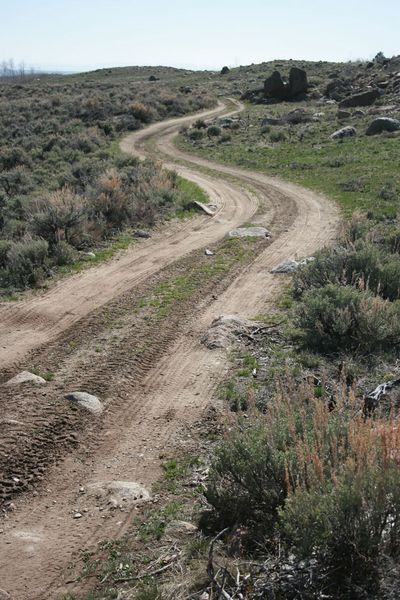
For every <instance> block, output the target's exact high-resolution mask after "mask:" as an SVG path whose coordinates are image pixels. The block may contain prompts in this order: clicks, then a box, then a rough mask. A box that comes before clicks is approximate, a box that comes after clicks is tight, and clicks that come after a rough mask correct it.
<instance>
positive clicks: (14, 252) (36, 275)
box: [8, 240, 48, 288]
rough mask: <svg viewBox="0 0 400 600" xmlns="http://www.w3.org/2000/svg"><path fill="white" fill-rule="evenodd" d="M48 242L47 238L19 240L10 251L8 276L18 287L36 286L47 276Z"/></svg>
mask: <svg viewBox="0 0 400 600" xmlns="http://www.w3.org/2000/svg"><path fill="white" fill-rule="evenodd" d="M47 264H48V243H47V242H46V241H45V240H33V241H30V242H18V243H15V244H13V245H12V246H11V248H10V250H9V252H8V276H9V282H10V284H11V285H14V286H16V287H18V288H27V287H34V286H37V285H38V284H40V283H42V281H43V280H44V278H45V277H46V271H47Z"/></svg>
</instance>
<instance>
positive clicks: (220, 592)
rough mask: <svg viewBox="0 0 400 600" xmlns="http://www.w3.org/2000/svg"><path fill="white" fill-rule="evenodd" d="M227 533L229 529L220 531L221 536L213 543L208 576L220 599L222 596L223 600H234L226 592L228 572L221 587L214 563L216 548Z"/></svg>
mask: <svg viewBox="0 0 400 600" xmlns="http://www.w3.org/2000/svg"><path fill="white" fill-rule="evenodd" d="M227 531H229V527H226V528H225V529H223V530H222V531H220V532H219V534H218V535H216V536H215V538H214V539H213V540H212V541H211V544H210V550H209V552H208V563H207V574H208V576H209V578H210V581H211V584H212V586H213V587H214V586H215V588H216V590H217V593H218V598H219V597H220V596H222V597H223V598H225V600H233V599H232V596H230V595H229V594H228V592H226V591H225V590H224V584H225V579H226V575H227V570H226V569H224V575H223V579H222V585H220V584H219V583H218V581H217V576H216V574H215V569H214V563H213V555H214V546H215V544H216V543H217V542H218V540H220V539H221V538H222V536H223V535H225V533H226V532H227Z"/></svg>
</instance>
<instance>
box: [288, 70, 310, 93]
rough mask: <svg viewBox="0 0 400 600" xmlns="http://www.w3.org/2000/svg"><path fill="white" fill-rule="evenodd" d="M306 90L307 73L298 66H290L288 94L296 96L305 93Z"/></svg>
mask: <svg viewBox="0 0 400 600" xmlns="http://www.w3.org/2000/svg"><path fill="white" fill-rule="evenodd" d="M307 90H308V81H307V73H306V72H305V71H304V70H303V69H299V68H298V67H292V68H291V69H290V73H289V94H290V97H291V98H297V97H298V96H301V95H303V94H306V93H307Z"/></svg>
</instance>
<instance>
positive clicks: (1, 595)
mask: <svg viewBox="0 0 400 600" xmlns="http://www.w3.org/2000/svg"><path fill="white" fill-rule="evenodd" d="M0 600H13V598H12V596H10V594H7V592H5V591H4V590H0Z"/></svg>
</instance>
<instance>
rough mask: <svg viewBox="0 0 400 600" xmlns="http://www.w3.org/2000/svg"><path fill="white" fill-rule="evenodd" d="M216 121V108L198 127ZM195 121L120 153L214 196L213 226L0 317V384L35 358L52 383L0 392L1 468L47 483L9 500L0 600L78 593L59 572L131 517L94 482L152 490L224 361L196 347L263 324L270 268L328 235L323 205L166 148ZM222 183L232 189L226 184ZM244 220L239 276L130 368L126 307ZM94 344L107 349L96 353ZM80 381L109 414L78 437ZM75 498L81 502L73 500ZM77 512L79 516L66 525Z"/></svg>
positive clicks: (159, 129)
mask: <svg viewBox="0 0 400 600" xmlns="http://www.w3.org/2000/svg"><path fill="white" fill-rule="evenodd" d="M239 108H240V107H239ZM224 110H225V108H224V107H223V106H219V107H218V108H217V109H214V110H213V111H209V112H208V113H207V116H212V115H216V114H219V113H222V112H224ZM191 119H193V117H185V118H184V119H180V120H176V121H172V122H166V123H159V124H156V125H154V126H152V127H149V128H148V129H146V130H144V131H141V132H138V133H135V134H133V135H131V136H128V138H126V140H124V142H123V148H124V150H126V151H132V152H138V153H140V154H142V155H143V154H147V153H148V152H151V153H156V155H157V156H161V154H162V155H164V156H165V157H166V158H167V161H168V163H167V164H168V165H171V164H174V165H175V166H176V169H177V170H178V171H179V172H180V173H182V174H183V175H184V176H185V177H187V178H189V179H192V180H194V181H196V182H197V183H199V184H200V185H201V186H202V187H204V189H205V190H206V191H207V192H208V193H209V195H210V198H211V202H212V203H215V204H217V205H218V207H219V208H218V212H217V214H216V215H215V216H214V217H213V218H210V217H199V218H196V219H195V220H194V221H191V222H190V223H186V224H180V225H175V226H173V227H172V228H171V229H168V228H167V229H165V230H162V231H160V232H159V233H158V234H157V235H156V236H155V237H154V238H152V239H151V240H149V241H146V242H144V243H141V244H138V245H137V246H134V247H132V248H131V249H130V250H128V251H126V252H125V253H123V254H122V255H121V257H119V258H118V259H116V260H113V261H111V262H110V263H108V264H106V265H102V266H100V267H96V268H94V269H92V270H89V271H87V272H85V273H83V274H81V275H78V276H74V277H71V278H69V279H67V280H64V281H61V282H59V283H58V284H57V285H56V286H55V287H54V288H53V289H51V290H50V291H49V292H47V293H44V294H41V295H39V296H32V297H30V298H28V299H27V300H25V301H22V302H20V303H18V304H16V305H3V306H2V307H1V310H0V320H1V325H0V339H1V346H2V348H1V349H0V361H2V364H3V365H5V367H6V369H5V371H4V375H3V378H4V376H5V374H6V373H7V374H10V373H11V371H13V370H14V369H16V367H17V366H18V368H22V367H24V366H25V365H26V364H28V362H29V361H30V360H31V359H32V356H34V357H35V359H36V358H37V357H39V358H41V360H43V361H44V360H45V359H44V358H43V357H44V356H45V355H48V356H49V358H47V360H48V361H49V364H50V363H51V361H53V362H56V364H55V365H53V370H54V372H55V380H54V382H51V383H50V384H48V387H46V391H44V392H42V391H41V390H40V391H36V390H35V392H29V391H28V392H27V391H25V392H21V393H20V395H19V396H18V394H16V393H10V392H5V391H4V389H5V388H3V391H2V400H1V402H2V420H3V421H2V422H3V425H1V427H2V433H3V431H5V435H4V436H2V439H1V440H0V458H1V461H2V465H1V467H0V470H1V468H3V466H4V465H7V461H8V462H9V461H10V460H12V459H13V457H18V456H21V457H23V459H22V458H21V461H20V463H19V462H15V464H16V467H15V468H16V469H17V468H21V469H22V467H20V466H19V465H25V467H24V469H25V471H24V472H27V473H30V474H32V483H33V484H35V485H36V481H37V479H40V478H41V479H42V484H41V485H40V486H39V487H38V488H37V491H35V495H33V492H32V490H31V491H30V493H28V494H27V493H25V494H22V495H20V496H17V497H16V499H15V500H14V504H15V509H14V510H13V511H12V512H8V513H7V514H6V518H5V520H4V522H0V530H1V531H2V533H0V589H5V590H7V591H8V592H9V593H11V594H12V595H13V597H14V598H15V600H28V599H29V600H34V599H41V600H43V599H55V598H59V597H60V596H62V594H66V593H73V592H79V583H78V582H76V581H75V577H74V576H73V575H71V573H72V572H73V571H72V572H71V571H68V570H67V567H68V565H69V564H70V561H71V560H72V563H73V559H74V553H77V552H78V551H79V550H80V549H82V548H86V547H90V546H91V545H93V544H95V543H96V542H97V541H98V540H100V539H105V538H115V537H118V536H119V535H121V534H122V533H124V531H126V530H127V528H128V527H129V525H130V523H131V522H132V518H133V515H134V514H135V510H134V509H133V510H127V511H125V512H119V511H103V510H99V502H98V500H96V499H95V498H93V497H91V496H90V495H89V494H87V493H86V490H87V489H88V488H89V487H90V485H91V484H93V483H96V482H111V481H121V480H123V481H134V482H140V483H141V484H143V485H145V486H148V487H149V486H151V484H152V483H153V482H154V481H155V479H156V478H157V477H158V476H159V474H160V462H161V461H160V457H161V456H166V455H167V456H168V453H169V452H170V451H171V449H172V448H173V447H174V446H180V447H183V448H184V447H185V443H186V441H187V440H188V439H189V438H190V431H191V427H192V425H193V423H195V422H196V420H198V419H199V418H200V417H201V415H202V414H203V411H204V409H205V408H206V407H207V406H208V405H209V403H210V401H211V399H212V397H213V392H214V390H215V387H216V386H217V385H218V382H219V381H221V378H222V377H223V375H224V373H225V371H226V369H227V368H228V362H227V358H226V356H225V354H224V353H223V352H220V351H217V352H215V351H210V350H207V349H206V348H205V347H204V346H202V345H201V344H200V338H201V336H202V333H203V332H204V330H205V329H206V328H207V327H208V326H209V324H210V322H211V320H212V319H213V318H215V317H216V316H219V315H220V314H231V313H238V314H241V315H244V316H250V317H251V316H254V315H255V314H257V313H260V312H264V311H265V310H266V309H267V306H268V303H271V302H272V301H273V299H274V296H275V294H276V291H277V290H279V288H280V286H281V283H282V281H283V280H282V278H280V277H279V276H272V275H271V274H270V270H271V267H273V266H275V265H276V264H277V263H279V262H281V261H282V260H284V259H287V258H290V257H293V256H294V255H296V254H297V255H299V256H305V255H309V254H311V253H312V252H314V251H315V250H316V249H317V248H319V247H321V246H322V245H323V244H325V243H326V242H328V241H329V240H330V239H331V238H332V237H333V236H334V233H335V228H336V225H337V221H338V215H337V211H336V209H335V207H334V206H333V205H332V204H330V203H329V202H328V201H327V200H326V199H324V198H323V197H320V196H318V195H317V194H314V193H312V192H310V191H307V190H304V189H301V188H299V187H297V186H293V185H289V184H286V183H283V182H279V181H277V180H275V179H271V178H268V177H266V176H264V175H261V174H257V173H253V172H249V171H241V170H238V169H234V168H231V167H226V166H221V165H216V164H214V163H210V162H208V161H205V160H203V159H200V158H197V157H193V156H188V155H186V154H183V153H182V152H180V151H178V150H177V149H175V148H174V146H173V144H172V138H173V137H174V135H175V134H176V132H177V131H178V130H179V128H180V127H181V126H182V123H188V122H190V120H191ZM175 161H177V162H175ZM199 167H201V168H205V167H206V168H207V169H210V171H207V172H205V171H203V170H201V169H200V170H199ZM227 175H228V176H233V177H234V178H235V179H234V181H233V180H232V179H230V178H228V179H225V177H226V176H227ZM240 181H242V184H241V183H240ZM249 220H251V221H252V222H253V223H254V222H256V223H260V224H264V225H266V226H267V227H268V228H269V229H271V230H272V232H273V241H272V243H271V244H270V245H269V246H267V247H266V248H265V249H264V250H263V251H262V252H261V253H259V254H258V256H257V257H256V258H255V260H253V261H252V262H251V263H249V264H247V266H246V267H245V268H244V269H241V270H239V271H236V272H235V273H234V277H233V279H232V281H230V282H225V283H224V284H223V285H222V283H221V286H220V287H218V286H216V287H215V289H214V290H207V289H205V290H204V295H203V297H202V298H200V299H198V301H196V303H193V304H192V305H190V306H188V308H187V310H186V312H185V310H184V309H182V314H180V315H176V316H174V317H173V318H171V322H170V323H166V324H165V325H164V326H163V327H161V326H160V328H159V331H157V335H158V341H159V343H158V344H157V348H156V347H155V348H154V351H153V354H150V355H146V354H145V359H141V358H140V357H139V358H138V359H137V360H136V358H135V361H136V362H135V361H133V359H132V355H131V354H129V353H128V349H130V348H131V347H132V345H133V344H137V343H138V340H137V336H138V335H139V333H138V332H137V329H138V327H137V322H135V320H134V319H135V318H137V317H135V315H134V314H133V313H134V311H133V310H132V306H134V300H135V295H136V294H137V293H138V290H139V289H141V286H146V285H147V281H148V280H150V279H151V278H154V277H157V273H158V272H159V271H161V270H162V268H165V267H166V266H167V265H170V267H168V268H171V269H173V268H174V264H175V262H174V261H176V260H177V258H178V257H182V256H183V257H185V256H187V259H186V258H185V259H184V260H187V261H188V264H190V261H192V262H193V261H194V262H195V261H196V260H199V258H196V257H197V256H200V255H203V252H204V247H206V246H209V245H211V244H212V243H214V242H217V241H218V240H220V239H221V238H222V237H223V236H224V235H225V233H226V232H227V231H229V230H230V229H231V228H233V227H235V226H237V225H239V224H241V223H243V222H245V221H249ZM196 250H199V252H198V253H197V254H196V252H193V251H196ZM191 252H192V254H190V253H191ZM185 264H186V263H185ZM104 323H105V324H104ZM100 325H101V327H102V328H101V327H100ZM106 327H107V332H108V333H107V336H105V334H104V331H105V330H106V329H105V328H106ZM134 336H136V337H134ZM82 338H85V339H84V343H83V342H82ZM100 341H101V342H102V344H103V346H102V350H101V352H97V350H98V348H97V347H95V346H96V345H97V344H99V343H100ZM145 341H146V342H147V343H148V340H147V339H146V340H145ZM78 342H80V345H79V344H78ZM131 363H132V364H131ZM133 363H134V365H133ZM132 365H133V366H132ZM80 383H82V385H83V384H84V385H85V389H86V390H87V391H93V392H95V393H97V394H98V395H99V396H100V397H101V398H102V399H104V400H105V405H106V410H105V412H104V413H103V416H102V417H101V420H100V421H96V420H95V419H92V422H87V423H86V422H85V431H84V432H83V431H82V430H81V429H79V419H80V413H79V412H78V413H74V415H73V417H70V416H68V418H69V419H70V420H68V421H66V418H67V417H66V414H65V409H64V408H63V409H62V408H60V403H59V400H58V399H59V398H60V397H62V394H63V393H65V391H69V390H70V388H71V386H72V385H73V386H74V387H75V386H76V387H78V386H79V384H80ZM89 386H90V389H89ZM46 411H48V412H46ZM48 413H51V415H52V418H51V419H50V417H49V414H48ZM71 419H75V420H73V421H71ZM11 422H13V423H12V426H11V425H10V423H11ZM71 422H72V423H73V425H74V428H75V430H74V431H72V430H71V427H70V425H71ZM16 423H17V424H16ZM66 423H68V426H69V427H70V429H69V430H68V431H69V434H68V435H72V433H74V435H76V432H77V439H76V440H75V441H77V442H79V443H78V445H77V447H76V448H74V446H72V447H71V445H68V446H67V447H68V452H65V453H64V455H63V458H62V460H61V458H60V459H59V460H58V462H57V463H56V464H53V465H52V466H51V465H50V466H49V465H46V467H44V466H43V464H44V463H43V464H41V463H40V461H39V458H38V457H39V456H41V454H40V452H41V449H43V452H45V451H46V449H47V446H46V439H47V438H46V436H49V435H50V433H49V431H50V429H51V432H52V433H51V435H53V434H54V431H56V432H58V433H57V435H59V437H56V438H55V439H56V440H58V441H59V444H60V445H62V443H63V442H64V440H63V437H62V432H63V431H64V429H63V428H64V427H65V425H66ZM7 424H8V425H7ZM6 427H8V429H6ZM86 429H87V431H86ZM54 435H55V434H54ZM33 438H34V440H35V443H34V444H32V443H31V442H30V440H31V439H33ZM24 444H25V446H23V445H24ZM21 448H22V450H21ZM15 460H17V459H15ZM35 461H36V462H35ZM19 476H20V474H19V472H18V471H16V472H15V477H16V478H17V479H18V478H19ZM11 479H12V478H11ZM3 483H4V482H3ZM82 486H83V487H84V489H85V493H82V492H80V488H81V487H82ZM0 490H1V486H0ZM77 511H79V512H80V513H81V514H82V517H81V518H79V519H74V518H73V515H74V513H75V512H77Z"/></svg>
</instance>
